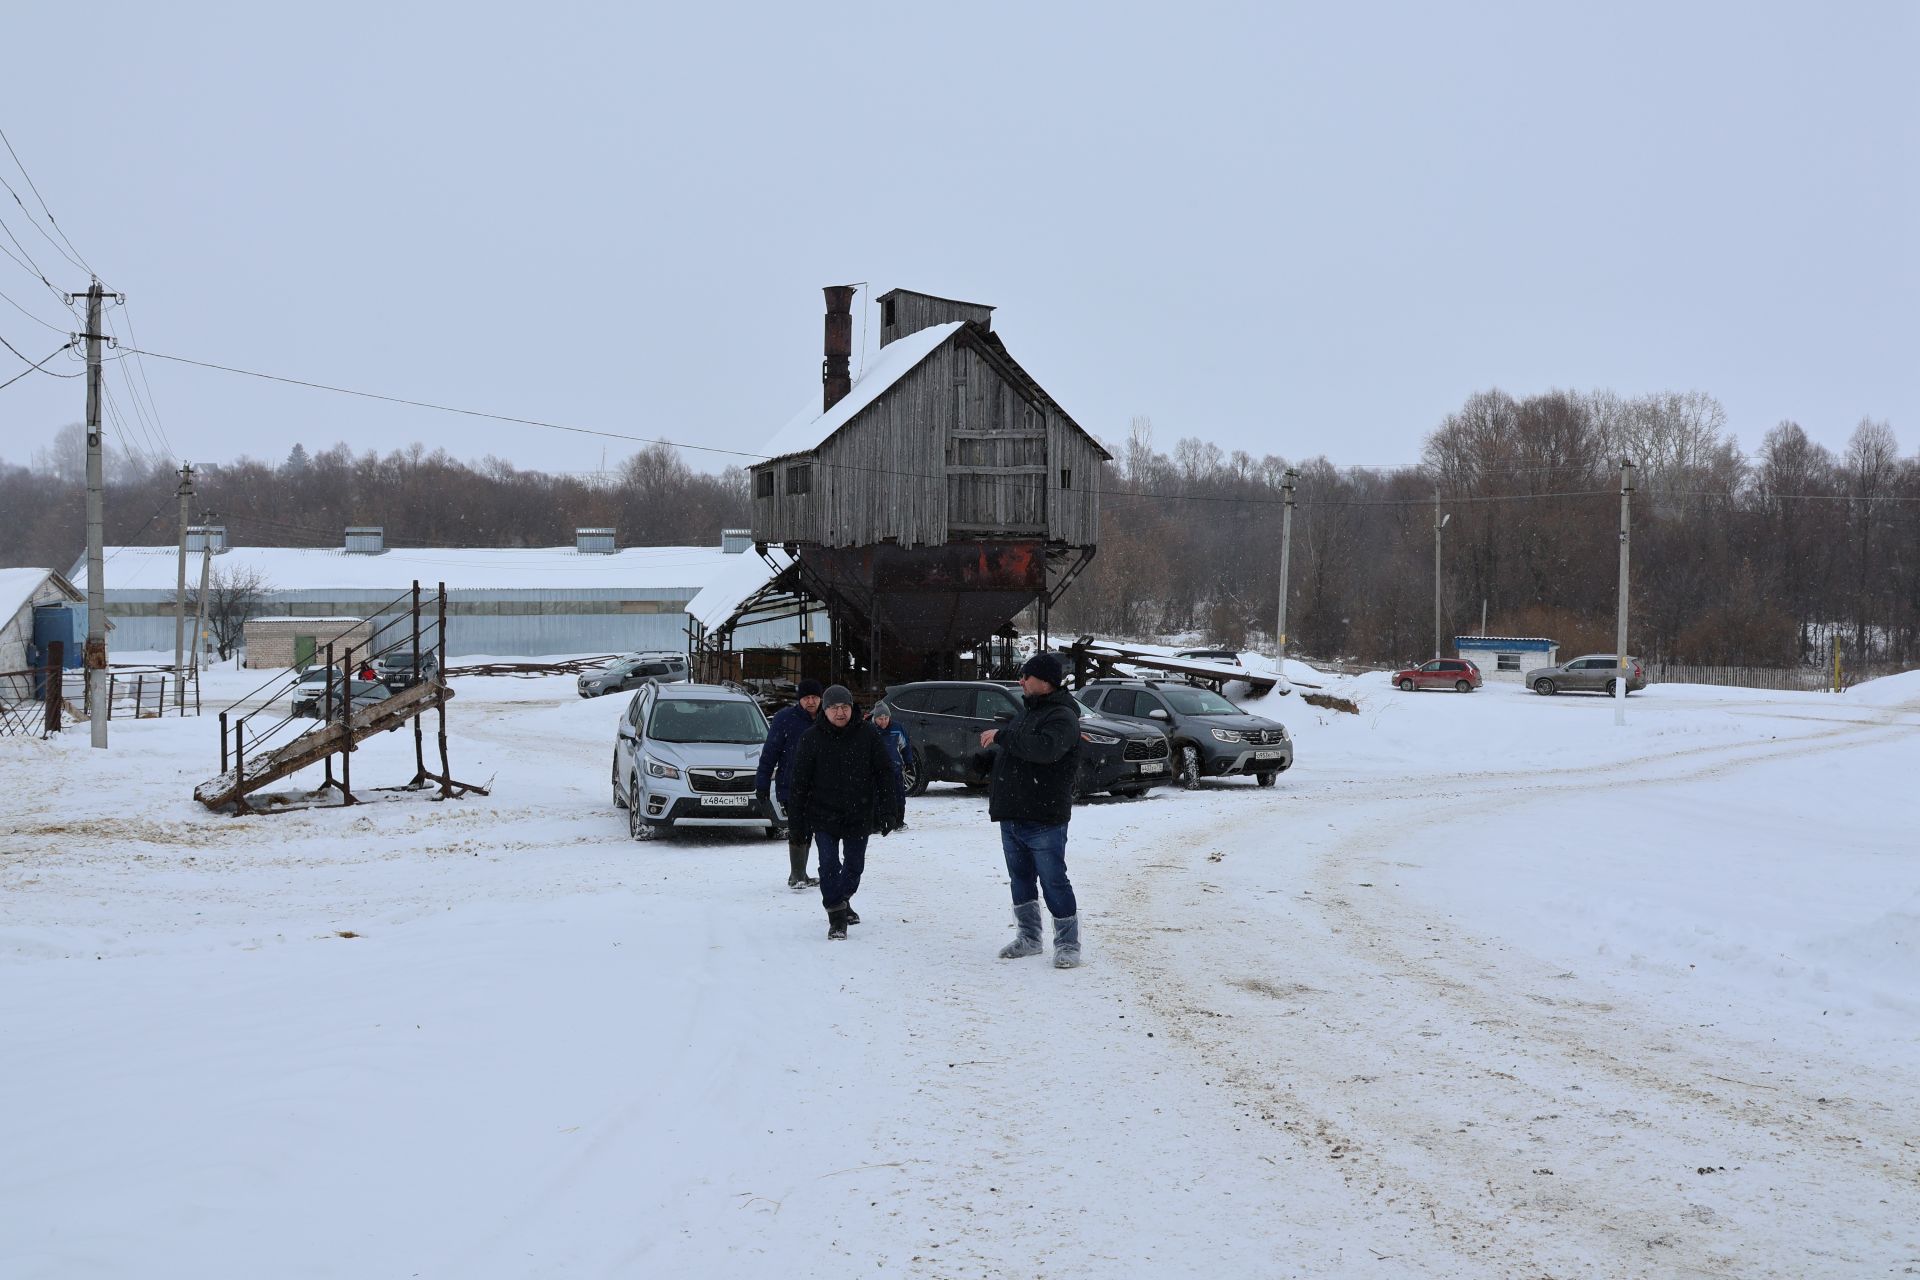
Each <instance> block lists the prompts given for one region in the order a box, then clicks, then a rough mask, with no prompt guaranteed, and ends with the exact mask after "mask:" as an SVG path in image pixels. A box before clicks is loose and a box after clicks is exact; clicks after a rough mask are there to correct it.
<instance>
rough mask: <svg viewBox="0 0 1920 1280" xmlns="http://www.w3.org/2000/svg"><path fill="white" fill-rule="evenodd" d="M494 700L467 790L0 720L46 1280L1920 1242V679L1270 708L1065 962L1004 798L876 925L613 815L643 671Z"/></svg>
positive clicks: (1404, 1268) (358, 767) (1147, 825)
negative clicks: (1013, 867) (280, 785)
mask: <svg viewBox="0 0 1920 1280" xmlns="http://www.w3.org/2000/svg"><path fill="white" fill-rule="evenodd" d="M460 691H461V695H462V696H461V700H458V701H456V702H455V704H454V709H453V713H452V716H453V722H454V726H455V759H456V772H458V773H459V774H461V776H477V777H481V778H484V777H486V776H488V775H494V774H497V787H496V793H495V795H494V796H493V797H492V798H490V799H486V800H470V801H462V802H454V803H452V804H448V805H445V806H442V805H435V804H426V803H420V802H418V801H407V802H404V803H395V804H379V805H368V806H366V807H364V808H361V809H356V810H352V811H339V810H326V811H311V812H305V813H292V814H282V815H277V816H275V817H272V818H267V819H252V820H245V821H234V820H227V819H220V818H213V817H210V816H208V815H206V814H204V813H203V812H202V811H200V810H199V808H198V806H196V805H194V804H192V802H191V801H190V800H189V799H188V798H187V795H188V792H189V791H190V789H191V785H192V783H193V782H194V781H197V780H198V779H199V777H200V776H202V775H203V774H206V773H209V772H211V770H210V769H208V768H207V767H206V766H207V764H208V761H207V760H206V757H207V755H208V754H209V753H210V749H211V748H212V747H213V746H214V745H215V740H214V736H213V731H212V729H211V727H210V726H202V725H196V724H193V723H192V722H187V723H184V724H183V723H174V722H168V723H143V724H138V725H131V726H127V728H126V729H125V730H122V729H121V728H120V727H119V726H116V729H115V733H116V750H115V751H114V752H113V753H111V755H110V757H109V758H106V759H101V758H99V757H98V756H97V754H95V753H90V752H88V751H87V750H86V749H85V746H84V735H71V734H70V735H68V737H67V739H66V740H65V741H62V742H61V743H59V744H57V745H55V746H51V747H49V746H42V745H39V744H29V743H19V742H16V741H11V740H8V741H0V780H4V782H5V784H6V785H5V786H4V788H0V795H4V797H5V798H4V800H0V832H3V833H4V834H5V842H4V845H0V965H4V966H5V978H4V982H3V983H0V1019H4V1029H5V1032H6V1036H7V1042H8V1044H9V1046H10V1047H9V1049H8V1050H7V1052H6V1053H5V1055H4V1057H0V1086H3V1087H4V1089H5V1094H6V1096H7V1097H9V1098H11V1099H14V1100H16V1105H14V1106H12V1107H10V1108H9V1109H8V1110H7V1111H6V1113H5V1114H4V1116H0V1150H5V1151H7V1152H9V1153H10V1154H11V1156H12V1158H10V1159H9V1160H8V1161H7V1162H6V1164H5V1165H4V1166H0V1274H4V1275H7V1276H10V1277H11V1276H47V1277H62V1278H63V1280H64V1278H65V1277H76V1276H118V1275H125V1274H129V1273H138V1274H143V1275H188V1274H192V1275H235V1276H256V1275H274V1276H334V1275H416V1274H418V1275H424V1276H446V1277H456V1276H458V1277H465V1276H495V1275H498V1276H522V1275H542V1276H560V1275H567V1276H573V1275H604V1276H625V1275H633V1276H677V1275H701V1276H761V1275H783V1276H811V1275H841V1274H847V1273H848V1272H849V1271H857V1272H859V1273H862V1274H880V1275H886V1274H903V1275H914V1276H955V1277H959V1276H1001V1275H1020V1276H1029V1275H1031V1276H1046V1277H1079V1276H1088V1277H1091V1276H1103V1277H1104V1276H1187V1275H1194V1276H1200V1275H1205V1276H1262V1277H1265V1276H1303V1277H1304V1276H1345V1275H1366V1276H1381V1277H1400V1276H1435V1277H1439V1276H1460V1277H1469V1276H1471V1277H1480V1276H1502V1277H1504V1276H1515V1277H1521V1276H1525V1277H1540V1276H1550V1277H1557V1278H1565V1277H1576V1276H1579V1277H1587V1276H1591V1277H1627V1276H1696V1275H1698V1276H1739V1277H1765V1276H1779V1277H1813V1276H1862V1275H1900V1274H1903V1273H1907V1269H1909V1268H1915V1269H1920V1228H1917V1227H1916V1226H1915V1224H1916V1223H1920V1122H1916V1120H1915V1119H1914V1117H1915V1114H1916V1102H1917V1101H1920V978H1916V976H1915V972H1916V970H1920V965H1916V964H1915V963H1914V953H1915V952H1916V950H1920V888H1917V886H1920V874H1916V873H1917V872H1920V853H1917V852H1916V849H1915V844H1916V841H1915V839H1914V836H1913V827H1914V823H1913V800H1912V798H1911V793H1912V783H1911V779H1912V778H1913V777H1915V776H1920V678H1916V677H1912V676H1909V677H1901V678H1898V679H1897V680H1896V681H1889V682H1880V687H1878V688H1876V687H1875V686H1867V687H1865V688H1863V689H1860V690H1856V691H1854V693H1853V694H1850V695H1848V696H1847V697H1846V698H1832V697H1825V696H1817V695H1789V694H1757V693H1748V692H1744V691H1730V690H1708V689H1698V688H1656V689H1654V690H1651V691H1649V693H1648V694H1647V695H1645V696H1644V697H1636V699H1635V700H1634V702H1633V704H1632V706H1631V709H1630V716H1629V724H1628V726H1627V727H1626V728H1624V729H1619V728H1616V727H1615V726H1614V725H1613V724H1612V712H1611V710H1610V708H1609V707H1608V706H1607V705H1606V704H1605V703H1604V702H1602V701H1601V700H1599V699H1579V698H1557V699H1538V698H1533V697H1531V696H1528V695H1524V694H1520V693H1518V692H1517V691H1515V690H1512V689H1501V688H1489V689H1488V690H1486V691H1484V692H1483V693H1481V694H1477V695H1474V696H1472V697H1464V698H1463V697H1457V696H1454V695H1447V694H1416V695H1402V694H1398V693H1396V692H1394V691H1392V690H1390V689H1388V688H1385V687H1384V686H1383V685H1381V684H1379V683H1377V682H1369V680H1368V679H1367V678H1363V679H1361V680H1359V681H1357V682H1354V683H1353V684H1352V685H1351V686H1349V687H1348V689H1347V691H1348V692H1350V693H1353V694H1354V695H1355V696H1356V697H1357V698H1358V699H1359V701H1360V703H1361V708H1362V713H1361V714H1360V715H1359V716H1339V715H1335V714H1333V713H1319V712H1312V711H1310V710H1309V709H1308V708H1305V707H1302V706H1300V705H1298V701H1297V699H1292V698H1288V699H1276V700H1274V704H1273V705H1274V709H1275V710H1276V711H1277V713H1278V714H1280V715H1281V716H1282V718H1284V719H1285V720H1287V722H1288V723H1289V725H1290V726H1291V727H1292V728H1293V729H1294V731H1295V735H1296V738H1297V739H1298V742H1299V748H1300V764H1299V766H1298V767H1297V768H1296V769H1295V770H1294V771H1293V772H1292V773H1289V774H1287V775H1285V776H1283V778H1282V780H1281V785H1280V787H1279V788H1277V789H1275V790H1273V791H1257V790H1255V789H1254V788H1253V787H1252V786H1251V785H1242V784H1239V783H1213V784H1209V785H1208V786H1207V787H1206V788H1205V789H1204V790H1203V792H1201V793H1200V794H1175V793H1172V792H1165V791H1163V792H1157V793H1154V794H1153V795H1152V796H1151V798H1149V799H1147V800H1145V801H1140V802H1133V803H1100V804H1095V805H1091V806H1087V807H1084V808H1083V809H1081V810H1080V811H1078V813H1077V814H1076V817H1075V821H1074V825H1073V837H1072V844H1071V846H1070V861H1071V862H1072V865H1073V868H1074V874H1075V881H1076V885H1077V886H1078V888H1079V890H1080V893H1081V898H1082V904H1083V914H1084V916H1085V917H1086V922H1087V923H1086V930H1087V948H1088V960H1089V963H1088V966H1087V967H1086V968H1084V969H1081V970H1078V971H1074V972H1070V973H1060V972H1056V971H1054V970H1052V969H1051V968H1050V967H1046V965H1045V963H1044V962H1043V961H1025V962H1015V963H1000V962H996V961H994V960H992V959H991V956H992V952H993V950H994V948H996V947H997V946H998V945H999V943H1000V942H1001V941H1003V940H1004V937H1005V935H1006V931H1007V911H1006V906H1005V901H1006V899H1005V888H1004V883H1003V878H1002V874H1001V871H1000V868H999V865H998V854H997V844H996V841H995V838H994V833H993V831H992V829H991V828H990V827H989V826H988V825H987V824H986V822H985V814H984V803H983V802H982V801H981V800H980V799H979V798H977V797H975V796H973V795H971V794H969V793H966V792H964V791H960V790H957V789H949V790H940V789H936V790H935V791H934V792H933V793H932V794H929V795H928V796H927V797H925V798H924V799H923V800H921V801H918V802H916V804H915V806H914V808H913V810H912V814H911V817H912V822H913V826H912V828H911V829H910V830H909V831H907V832H903V833H900V834H897V835H895V836H893V837H891V838H889V839H887V840H884V841H876V842H875V849H874V852H873V855H872V863H871V866H870V869H869V873H868V877H867V884H866V887H865V889H864V890H863V892H862V894H861V901H860V906H861V910H862V914H863V915H864V916H865V918H866V921H867V923H865V924H863V925H861V926H858V927H857V928H856V930H855V936H854V938H853V940H852V941H851V942H849V943H847V944H844V945H840V944H835V945H833V946H829V945H828V944H827V943H826V942H825V940H824V931H825V930H824V919H823V917H822V916H821V913H820V910H819V906H818V902H817V900H816V899H812V898H808V897H803V896H797V895H792V894H789V893H788V892H787V891H786V890H785V888H784V885H783V883H782V876H783V875H784V852H783V851H782V850H781V849H779V848H778V847H776V846H773V845H770V844H767V843H765V842H751V841H739V840H731V839H723V838H705V839H700V840H694V841H687V842H684V843H682V842H675V843H671V844H665V845H658V846H636V845H633V844H631V843H630V842H628V841H626V840H625V839H624V836H623V834H622V828H621V824H620V823H618V822H617V821H616V819H615V816H614V814H613V813H612V811H611V810H610V808H609V807H608V803H607V797H606V795H605V794H604V793H605V791H606V784H605V776H606V769H605V755H606V753H607V750H608V744H609V743H610V740H611V725H612V722H613V718H614V716H615V715H616V714H617V712H618V707H617V706H616V705H614V703H615V700H612V699H609V700H605V701H603V702H595V703H581V702H577V701H573V700H571V699H569V698H567V697H565V696H564V690H563V689H560V688H559V687H558V686H557V685H551V686H550V685H547V684H542V683H513V682H498V681H497V682H487V681H466V682H463V683H462V685H461V686H460ZM409 754H410V748H408V746H407V744H406V743H405V742H404V741H402V735H393V737H392V739H390V740H388V741H386V742H382V743H378V744H375V745H374V746H373V748H372V749H371V750H369V751H367V752H364V753H363V754H362V755H361V757H360V758H359V759H358V760H357V761H356V764H355V776H356V778H357V779H376V780H379V781H388V780H392V781H398V780H402V778H403V777H404V775H405V774H407V773H410V763H411V762H410V758H409V759H408V760H406V761H404V762H401V761H400V760H399V757H400V756H402V755H409ZM383 768H384V769H385V770H386V773H387V775H396V774H397V775H401V776H400V777H391V776H378V777H377V775H380V773H381V770H382V769H383ZM47 776H56V777H62V778H63V779H64V780H63V782H62V784H61V785H60V786H59V787H57V788H53V789H51V790H47V789H43V788H41V787H39V786H37V785H27V783H28V781H29V780H32V779H39V778H44V777H47ZM96 793H99V794H104V795H109V796H112V797H113V798H114V800H115V801H116V802H117V803H116V804H115V805H113V806H110V805H109V804H108V802H107V801H106V800H95V799H92V798H91V797H92V796H93V795H95V794H96ZM343 932H344V933H352V934H354V935H356V936H354V937H351V938H347V937H341V936H340V934H342V933H343ZM21 1099H31V1103H30V1105H25V1106H22V1105H18V1101H19V1100H21Z"/></svg>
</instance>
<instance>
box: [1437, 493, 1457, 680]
mask: <svg viewBox="0 0 1920 1280" xmlns="http://www.w3.org/2000/svg"><path fill="white" fill-rule="evenodd" d="M1451 519H1453V516H1452V515H1444V516H1443V515H1441V514H1440V486H1439V485H1435V486H1434V487H1433V656H1434V657H1436V658H1437V657H1439V656H1440V531H1441V530H1442V529H1444V528H1446V527H1447V521H1449V520H1451Z"/></svg>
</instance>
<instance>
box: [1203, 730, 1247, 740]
mask: <svg viewBox="0 0 1920 1280" xmlns="http://www.w3.org/2000/svg"><path fill="white" fill-rule="evenodd" d="M1207 732H1208V733H1211V734H1212V735H1213V740H1214V741H1215V742H1245V741H1246V740H1247V735H1246V734H1244V733H1241V732H1240V731H1239V730H1238V729H1209V730H1207Z"/></svg>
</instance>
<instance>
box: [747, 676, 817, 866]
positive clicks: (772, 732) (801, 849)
mask: <svg viewBox="0 0 1920 1280" xmlns="http://www.w3.org/2000/svg"><path fill="white" fill-rule="evenodd" d="M798 693H799V695H800V701H799V702H798V703H797V704H795V705H794V706H791V707H787V708H786V709H784V710H782V711H781V712H780V713H779V714H778V715H776V716H774V718H773V719H772V720H771V721H770V722H768V724H767V740H766V742H765V743H763V744H761V747H760V769H759V772H758V773H756V774H755V775H754V787H753V789H754V791H755V792H756V793H757V794H758V795H759V797H760V807H761V808H762V809H764V810H766V811H767V812H769V813H771V812H772V811H773V806H772V804H771V803H770V802H769V800H768V796H769V793H772V794H775V795H778V796H779V797H780V811H781V812H782V813H784V814H786V815H787V866H788V871H787V888H789V889H792V890H793V891H794V892H796V893H799V892H802V891H804V890H807V889H812V888H814V887H816V886H817V885H819V883H820V881H819V880H817V879H815V878H814V877H812V876H810V875H808V874H807V847H808V846H809V845H810V844H812V843H813V833H812V832H811V831H808V830H807V828H806V824H805V823H804V822H803V821H802V820H801V817H800V815H799V814H797V813H795V812H794V811H793V762H794V753H795V752H797V751H798V750H799V749H800V739H801V738H803V737H805V736H806V732H807V730H809V729H811V728H813V718H814V717H815V716H817V715H819V714H820V682H819V681H818V680H802V681H801V682H800V687H799V689H798Z"/></svg>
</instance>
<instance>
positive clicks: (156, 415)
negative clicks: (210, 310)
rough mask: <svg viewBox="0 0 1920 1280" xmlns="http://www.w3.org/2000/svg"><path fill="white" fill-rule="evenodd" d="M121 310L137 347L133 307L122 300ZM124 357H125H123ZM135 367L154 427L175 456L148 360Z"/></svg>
mask: <svg viewBox="0 0 1920 1280" xmlns="http://www.w3.org/2000/svg"><path fill="white" fill-rule="evenodd" d="M120 311H121V314H122V315H124V316H126V318H127V339H128V342H129V344H130V346H132V347H135V348H137V347H138V346H139V345H140V335H139V334H137V333H135V332H134V331H133V309H132V308H131V307H129V306H128V305H127V304H126V302H125V301H124V300H123V301H122V302H121V303H120ZM123 358H124V357H123ZM133 367H134V368H135V369H137V370H139V372H140V385H141V386H142V387H145V388H146V392H147V408H148V409H149V410H151V411H152V413H153V425H154V427H155V428H156V429H157V430H158V431H159V432H160V442H161V443H162V444H164V445H166V446H167V454H168V456H170V457H171V456H173V455H174V453H175V450H174V447H173V441H171V440H169V439H168V438H167V429H166V426H165V424H163V423H162V422H161V421H160V406H159V404H157V403H156V402H155V401H154V398H153V383H151V382H149V381H148V380H147V364H146V361H144V360H136V361H134V366H133Z"/></svg>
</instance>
